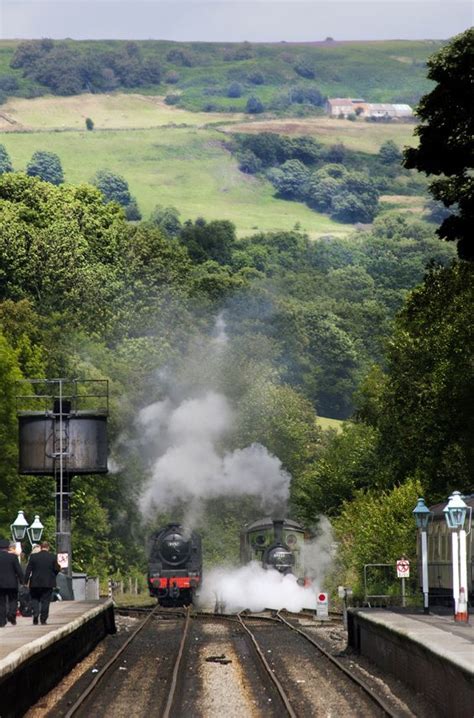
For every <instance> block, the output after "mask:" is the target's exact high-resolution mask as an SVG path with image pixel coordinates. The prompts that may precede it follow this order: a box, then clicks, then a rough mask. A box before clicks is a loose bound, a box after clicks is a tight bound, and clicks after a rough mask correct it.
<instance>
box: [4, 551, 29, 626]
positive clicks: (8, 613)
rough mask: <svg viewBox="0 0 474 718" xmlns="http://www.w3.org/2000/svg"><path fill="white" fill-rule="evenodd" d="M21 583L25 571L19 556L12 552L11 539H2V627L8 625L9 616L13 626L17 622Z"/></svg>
mask: <svg viewBox="0 0 474 718" xmlns="http://www.w3.org/2000/svg"><path fill="white" fill-rule="evenodd" d="M19 583H23V571H22V569H21V566H20V562H19V561H18V557H17V556H16V555H15V554H14V553H11V552H10V541H8V540H7V539H0V628H3V627H4V626H5V625H6V622H7V618H8V620H9V621H10V623H11V624H12V625H13V626H14V625H15V624H16V607H17V605H18V584H19Z"/></svg>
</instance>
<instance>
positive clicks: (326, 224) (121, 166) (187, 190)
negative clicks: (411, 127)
mask: <svg viewBox="0 0 474 718" xmlns="http://www.w3.org/2000/svg"><path fill="white" fill-rule="evenodd" d="M1 141H2V143H3V144H4V145H5V146H6V148H7V150H8V152H9V154H10V156H11V158H12V161H13V165H14V167H15V169H16V170H23V169H25V167H26V165H27V163H28V161H29V159H30V158H31V155H32V154H33V152H34V151H35V150H39V149H41V150H48V151H52V152H56V153H57V154H58V155H59V156H60V158H61V162H62V165H63V168H64V173H65V178H66V181H67V182H72V183H78V182H87V181H89V180H90V179H91V177H92V176H93V175H94V173H95V172H96V171H97V170H98V169H100V168H108V169H111V170H113V171H115V172H118V173H119V174H122V175H123V176H124V177H126V179H127V181H128V183H129V185H130V189H131V192H132V194H133V195H135V196H136V197H137V199H138V203H139V205H140V208H141V210H142V213H143V215H144V216H145V217H146V216H147V215H148V214H149V213H150V212H151V210H152V209H153V208H154V207H155V205H156V204H165V205H173V206H175V207H177V208H178V209H179V210H180V212H181V215H182V219H188V218H190V219H196V217H198V216H204V217H206V219H208V220H212V219H230V220H231V221H232V222H234V223H235V225H236V226H237V229H238V232H239V234H240V235H243V234H249V233H251V232H252V231H254V230H257V229H259V230H277V229H292V228H293V227H294V226H295V224H296V223H297V222H299V223H300V226H301V229H303V230H305V231H307V232H308V233H309V234H310V235H311V236H312V237H317V236H318V235H320V234H326V233H329V232H331V233H332V234H347V232H349V231H350V229H351V227H350V226H349V225H344V224H339V223H337V222H334V221H332V220H331V219H329V218H328V217H326V216H325V215H322V214H318V213H316V212H313V211H311V210H310V209H309V208H308V207H306V206H304V205H302V204H299V203H296V202H289V201H284V200H281V199H276V198H275V197H274V196H273V194H274V189H273V187H272V186H271V184H270V183H269V182H267V181H265V180H261V179H257V178H255V177H250V176H248V175H245V174H243V173H242V172H240V171H239V169H238V167H237V163H236V161H235V160H234V159H233V158H232V156H231V155H230V153H229V152H228V151H227V150H225V149H224V147H223V144H222V133H220V132H218V131H217V130H213V129H197V128H192V127H182V128H179V127H161V128H158V129H148V130H127V131H113V130H109V131H103V132H100V131H99V132H96V131H94V132H85V131H84V132H44V131H43V132H28V133H24V132H9V133H5V134H4V135H3V137H2V140H1Z"/></svg>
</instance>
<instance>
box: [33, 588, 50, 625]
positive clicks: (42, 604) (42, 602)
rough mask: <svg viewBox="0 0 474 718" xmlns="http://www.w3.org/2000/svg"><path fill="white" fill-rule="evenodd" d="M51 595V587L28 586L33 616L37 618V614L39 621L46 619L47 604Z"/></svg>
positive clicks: (47, 612) (47, 614)
mask: <svg viewBox="0 0 474 718" xmlns="http://www.w3.org/2000/svg"><path fill="white" fill-rule="evenodd" d="M52 595H53V589H52V588H30V596H31V608H32V611H33V618H38V616H39V617H40V620H41V621H46V619H47V618H48V616H49V604H50V603H51V596H52Z"/></svg>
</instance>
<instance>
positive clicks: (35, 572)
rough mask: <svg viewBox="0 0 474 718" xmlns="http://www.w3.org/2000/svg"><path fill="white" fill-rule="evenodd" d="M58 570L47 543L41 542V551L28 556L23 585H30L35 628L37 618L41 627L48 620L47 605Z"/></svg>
mask: <svg viewBox="0 0 474 718" xmlns="http://www.w3.org/2000/svg"><path fill="white" fill-rule="evenodd" d="M60 570H61V569H60V567H59V564H58V562H57V561H56V557H55V556H54V555H53V554H52V553H50V552H49V543H48V542H47V541H43V542H42V543H41V551H39V552H38V553H35V554H31V555H30V560H29V561H28V566H27V567H26V572H25V584H28V582H29V585H30V595H31V608H32V609H33V623H34V624H35V626H36V625H37V624H38V617H39V618H40V620H41V623H42V624H43V625H44V624H45V623H46V622H47V620H48V616H49V604H50V602H51V596H52V593H53V588H54V587H55V585H56V576H57V575H58V573H59V571H60ZM40 611H41V612H40Z"/></svg>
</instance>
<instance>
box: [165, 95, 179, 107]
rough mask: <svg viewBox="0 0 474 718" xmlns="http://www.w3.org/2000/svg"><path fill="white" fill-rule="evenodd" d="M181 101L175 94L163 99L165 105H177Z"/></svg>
mask: <svg viewBox="0 0 474 718" xmlns="http://www.w3.org/2000/svg"><path fill="white" fill-rule="evenodd" d="M180 99H181V95H178V94H177V93H173V94H170V95H166V97H165V103H166V104H167V105H177V104H178V103H179V101H180Z"/></svg>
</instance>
